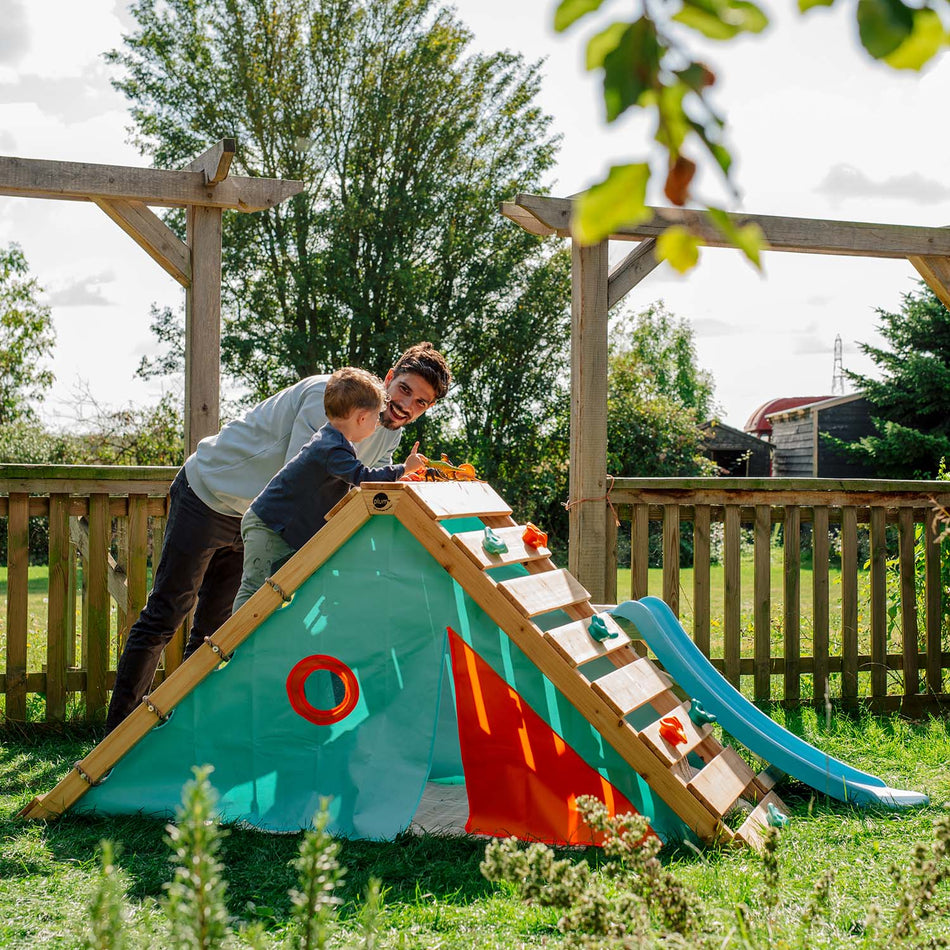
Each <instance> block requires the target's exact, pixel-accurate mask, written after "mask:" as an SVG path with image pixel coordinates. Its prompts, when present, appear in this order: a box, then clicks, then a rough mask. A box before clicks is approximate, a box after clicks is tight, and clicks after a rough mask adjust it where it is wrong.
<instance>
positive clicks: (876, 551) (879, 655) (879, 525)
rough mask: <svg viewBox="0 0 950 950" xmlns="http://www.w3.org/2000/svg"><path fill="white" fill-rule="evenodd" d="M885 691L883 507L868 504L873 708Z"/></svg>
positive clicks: (884, 541) (880, 704)
mask: <svg viewBox="0 0 950 950" xmlns="http://www.w3.org/2000/svg"><path fill="white" fill-rule="evenodd" d="M886 695H887V550H886V538H885V534H884V509H883V508H879V507H876V506H872V508H871V699H872V705H873V706H874V708H876V709H880V708H882V707H883V700H884V697H885V696H886Z"/></svg>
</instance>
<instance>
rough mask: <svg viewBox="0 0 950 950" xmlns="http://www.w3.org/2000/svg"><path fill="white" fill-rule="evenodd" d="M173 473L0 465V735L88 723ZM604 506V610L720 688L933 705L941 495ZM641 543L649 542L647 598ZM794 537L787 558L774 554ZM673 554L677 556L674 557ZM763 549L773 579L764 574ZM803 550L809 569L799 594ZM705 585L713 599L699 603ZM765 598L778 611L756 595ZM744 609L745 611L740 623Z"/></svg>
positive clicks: (763, 488) (168, 657)
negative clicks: (3, 534) (2, 561)
mask: <svg viewBox="0 0 950 950" xmlns="http://www.w3.org/2000/svg"><path fill="white" fill-rule="evenodd" d="M176 471H177V470H176V469H174V468H128V467H122V468H120V467H96V466H42V465H40V466H34V465H0V519H3V518H5V519H6V522H7V532H8V541H7V564H8V568H7V596H6V611H5V617H6V624H5V629H4V636H3V638H2V640H0V651H2V652H0V655H3V656H4V661H3V663H2V664H0V697H3V698H4V700H5V706H4V717H5V718H6V719H7V720H12V721H23V720H24V719H27V718H36V716H37V715H38V714H40V715H42V713H38V712H37V711H36V709H35V708H34V709H32V710H28V706H29V705H30V704H29V703H28V697H29V696H30V695H31V694H42V695H43V696H45V718H46V719H47V720H48V721H50V722H61V721H63V720H64V719H65V718H67V717H68V716H69V715H75V714H76V711H77V710H81V713H82V715H83V716H85V717H86V718H87V719H90V720H101V719H102V717H103V715H104V711H105V708H106V705H107V702H108V691H109V689H110V688H111V686H112V683H113V680H114V677H115V671H114V658H115V657H116V656H117V655H118V653H119V652H120V650H121V647H122V644H123V642H124V639H125V636H126V635H127V633H128V629H129V627H130V626H131V624H132V622H133V621H134V620H135V618H136V616H137V615H138V612H139V610H140V609H141V607H142V606H143V605H144V603H145V598H146V595H147V578H148V569H149V565H150V563H155V561H157V556H156V555H157V552H158V550H159V548H160V543H161V538H162V536H163V533H164V525H165V518H166V514H167V491H168V486H169V485H170V484H171V481H172V479H173V478H174V476H175V474H176ZM610 500H611V502H612V503H613V505H614V506H615V508H616V510H617V512H618V513H619V515H620V518H621V521H622V522H623V525H622V531H623V532H624V533H625V534H628V536H629V539H630V545H629V548H630V559H631V562H632V568H631V571H630V578H631V580H630V587H629V589H625V590H620V591H618V590H617V582H616V578H617V549H618V547H619V545H618V543H617V542H618V539H619V534H618V531H617V530H615V529H614V528H613V525H614V521H613V518H612V517H611V516H610V510H609V509H608V511H607V514H608V524H609V525H610V526H611V531H609V532H608V544H609V556H608V570H607V582H608V586H607V590H608V595H609V598H608V599H610V600H617V599H618V598H619V599H626V598H627V597H634V598H636V597H640V596H643V595H644V594H646V593H655V594H659V595H661V596H662V597H663V598H664V600H666V601H667V603H669V604H670V606H671V607H672V608H673V609H674V611H676V612H677V614H678V615H680V616H681V619H682V620H683V621H684V624H685V625H686V628H687V630H689V631H690V632H691V633H692V635H693V637H694V639H695V640H696V642H697V644H698V645H699V646H700V648H701V649H702V650H703V651H704V652H705V653H706V654H707V655H708V656H711V658H712V660H713V663H714V664H715V665H716V666H717V667H718V668H719V669H720V670H722V672H723V673H724V675H725V676H726V677H727V678H728V679H729V680H730V682H732V683H734V684H735V685H737V686H740V687H741V688H743V689H745V690H747V691H748V692H750V694H751V695H752V696H753V697H754V698H755V699H756V700H757V701H766V700H783V701H785V702H786V703H788V704H791V705H794V704H797V703H801V702H804V703H811V702H818V703H823V702H824V701H825V697H826V694H827V695H829V696H830V698H831V699H834V700H840V701H842V702H843V703H844V704H845V705H853V704H856V703H858V702H865V701H867V702H870V703H871V704H872V705H873V706H875V707H876V708H893V707H895V706H898V705H901V706H903V707H904V708H905V709H909V710H911V711H913V710H915V709H918V708H922V707H926V706H928V703H929V704H930V706H933V705H934V704H937V705H939V704H940V703H942V702H946V701H947V700H948V697H947V696H946V692H945V691H946V680H945V679H944V675H945V674H944V671H945V670H947V669H950V652H948V650H947V644H948V618H947V612H948V607H950V597H948V595H947V592H946V591H945V590H944V583H943V580H942V577H943V572H944V571H946V572H948V573H950V565H948V564H946V563H945V562H944V561H943V560H942V558H944V559H945V558H947V557H948V556H950V555H948V554H947V553H946V552H942V547H946V546H947V545H946V544H944V545H943V546H941V545H940V544H938V543H937V542H936V541H935V532H934V527H935V522H936V521H937V518H936V515H935V505H942V506H945V507H950V483H947V482H883V481H830V480H821V479H794V480H779V479H716V478H708V479H616V480H615V481H614V482H613V485H612V487H611V492H610ZM30 519H40V521H39V522H36V521H34V522H33V524H34V525H37V524H39V525H40V526H44V525H45V526H47V527H48V536H49V541H48V546H47V548H48V561H49V588H48V590H47V591H45V594H46V598H47V603H46V629H45V630H42V629H40V630H36V629H32V630H31V629H30V615H29V611H28V604H29V596H30V593H29V574H28V561H29V531H30V523H31V522H30ZM651 524H652V525H653V526H654V527H653V528H652V529H651ZM777 526H781V529H780V530H781V534H782V536H783V543H782V544H781V546H780V548H779V547H777V546H776V545H777V541H778V539H777V537H776V535H777V533H778V527H777ZM921 529H922V530H921ZM651 535H652V536H653V537H654V538H655V540H656V541H660V540H661V541H662V544H661V551H662V553H661V554H660V556H659V560H661V561H662V574H661V581H659V582H658V583H657V587H658V589H655V590H653V589H650V588H649V575H648V566H649V560H650V554H649V550H650V539H651ZM792 537H795V538H796V539H798V540H799V543H797V544H791V543H787V541H788V539H790V538H792ZM682 540H686V541H688V542H689V545H688V546H687V547H691V549H692V553H691V554H689V553H688V551H687V553H686V555H685V556H684V554H682V553H681V546H682V545H681V541H682ZM717 547H719V548H721V553H720V556H719V558H718V562H717V559H716V557H714V551H715V549H716V548H717ZM865 549H867V551H868V553H867V557H866V558H865V555H864V551H865ZM777 551H780V552H781V564H780V566H779V567H777V568H773V563H772V561H773V552H777ZM803 551H804V554H805V558H806V561H807V560H808V558H809V555H810V560H811V561H812V565H813V566H812V569H811V571H810V580H809V579H808V578H809V571H808V570H807V568H806V569H805V570H803V565H802V555H803ZM837 552H840V554H839V553H837ZM833 558H834V560H835V561H836V562H837V560H838V559H839V558H840V565H841V567H840V586H839V585H838V584H837V583H835V584H832V581H831V578H832V576H834V577H837V576H838V572H837V570H832V569H830V568H829V563H830V561H831V560H832V559H833ZM655 559H656V557H655ZM865 560H867V567H865ZM750 561H751V577H752V584H751V591H749V590H745V591H744V590H743V582H742V576H743V572H742V565H743V563H744V562H745V563H746V573H747V575H748V573H749V570H750V564H749V562H750ZM681 563H682V564H683V565H684V567H683V568H681ZM686 565H688V567H687V566H686ZM776 570H777V571H778V573H779V574H780V577H779V578H778V579H776V578H775V577H773V574H774V573H775V571H776ZM687 571H688V573H689V574H691V581H690V583H688V584H687V585H685V586H684V585H683V584H682V581H683V577H684V572H687ZM719 571H721V572H722V590H723V596H722V600H721V601H717V602H715V603H714V602H713V598H712V594H711V592H712V590H713V584H712V580H713V579H714V578H716V577H717V575H716V573H715V572H719ZM803 578H805V582H806V583H808V584H810V591H809V590H808V589H805V590H803V586H802V585H803ZM776 583H778V587H779V590H780V595H779V596H773V594H772V587H773V586H774V585H775V584H776ZM809 593H810V598H809V597H808V596H805V597H803V594H806V595H807V594H809ZM34 596H35V594H34ZM744 600H745V601H746V602H748V603H750V604H751V607H747V608H745V609H744V608H743V601H744ZM809 600H810V607H808V601H809ZM905 631H906V632H907V634H906V635H905ZM183 643H184V640H183V631H179V633H178V635H177V636H176V638H175V640H174V641H173V642H172V644H170V646H169V648H168V649H167V650H166V651H165V658H164V664H163V667H162V668H161V669H160V670H159V674H158V679H159V680H161V679H162V678H163V677H164V676H165V675H167V673H168V672H170V671H171V670H173V669H174V668H175V667H176V666H177V665H178V664H179V663H180V662H181V655H182V649H183ZM77 699H78V700H79V702H77V701H76V700H77ZM28 713H29V715H28Z"/></svg>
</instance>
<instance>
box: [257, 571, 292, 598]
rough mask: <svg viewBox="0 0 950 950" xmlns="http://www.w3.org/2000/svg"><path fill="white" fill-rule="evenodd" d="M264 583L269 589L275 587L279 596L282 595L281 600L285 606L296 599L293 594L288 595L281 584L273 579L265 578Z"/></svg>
mask: <svg viewBox="0 0 950 950" xmlns="http://www.w3.org/2000/svg"><path fill="white" fill-rule="evenodd" d="M264 583H265V584H267V585H268V587H273V588H274V590H275V591H277V593H278V594H280V599H281V600H282V601H283V602H284V603H285V604H289V603H290V602H291V601H292V600H293V599H294V598H293V595H292V594H288V593H287V592H286V591H285V590H284V588H283V587H281V586H280V584H278V583H277V581H275V580H274V578H273V577H265V578H264Z"/></svg>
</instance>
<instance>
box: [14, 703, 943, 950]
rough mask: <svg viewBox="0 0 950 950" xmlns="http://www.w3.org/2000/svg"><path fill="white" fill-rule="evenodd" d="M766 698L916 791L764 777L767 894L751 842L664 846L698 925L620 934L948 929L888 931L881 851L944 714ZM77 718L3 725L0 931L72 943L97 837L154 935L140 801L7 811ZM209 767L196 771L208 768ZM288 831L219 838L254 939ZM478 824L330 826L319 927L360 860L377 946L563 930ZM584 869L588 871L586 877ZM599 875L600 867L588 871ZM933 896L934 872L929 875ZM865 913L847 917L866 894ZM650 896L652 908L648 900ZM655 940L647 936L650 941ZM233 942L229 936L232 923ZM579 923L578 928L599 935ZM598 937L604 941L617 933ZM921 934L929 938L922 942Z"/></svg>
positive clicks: (340, 941) (908, 847) (133, 924)
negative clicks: (477, 831) (377, 830)
mask: <svg viewBox="0 0 950 950" xmlns="http://www.w3.org/2000/svg"><path fill="white" fill-rule="evenodd" d="M771 712H772V714H773V715H774V716H776V717H777V718H778V719H779V720H780V721H783V722H785V723H786V725H788V726H789V727H790V728H792V729H793V730H794V731H795V732H797V733H798V734H800V735H803V736H804V737H805V738H806V739H808V740H809V741H811V742H813V743H815V744H817V745H819V746H820V747H822V748H824V749H825V750H827V751H828V752H829V753H830V754H833V755H836V756H838V757H843V758H846V759H847V760H848V761H849V762H851V763H852V764H854V765H856V766H858V767H860V768H863V769H866V770H868V771H871V772H873V773H875V774H878V775H880V776H881V777H882V778H883V779H885V780H886V781H888V782H889V783H891V784H892V785H896V786H899V787H908V788H914V789H920V790H923V791H926V792H927V793H928V794H929V795H930V796H931V802H932V804H931V805H930V806H929V807H927V808H923V809H920V810H917V811H913V812H906V813H895V812H888V811H880V810H857V809H855V808H852V807H849V806H846V805H842V804H840V803H836V802H830V801H828V800H826V799H824V798H822V797H820V796H818V797H816V796H814V795H812V794H811V792H810V790H809V789H807V788H805V787H804V786H802V785H800V784H797V783H793V782H785V783H782V784H780V787H779V792H780V794H781V795H782V796H783V798H784V799H785V801H786V802H787V803H788V804H789V805H790V806H791V807H792V811H793V820H792V822H791V824H790V825H789V827H788V828H787V829H785V830H784V831H783V832H782V836H781V841H780V846H779V851H778V861H779V880H778V886H777V891H775V894H776V899H777V904H776V906H775V907H774V908H773V909H772V910H769V907H768V903H769V902H768V900H767V899H766V896H765V895H766V894H767V893H768V892H767V891H765V890H764V885H763V864H762V860H761V859H760V858H759V857H758V856H757V855H756V854H755V853H753V852H751V851H749V850H747V849H732V850H716V849H709V850H705V851H702V852H697V851H695V850H693V849H690V848H681V849H668V850H665V851H664V852H663V853H661V859H662V860H663V862H664V864H665V866H666V867H667V869H668V870H670V871H672V872H673V873H674V874H675V876H676V878H677V879H678V880H679V881H680V883H681V884H682V886H683V887H685V888H686V889H687V891H688V893H689V894H691V895H692V896H693V897H694V898H695V899H696V900H697V901H699V902H700V904H701V913H702V921H703V923H702V928H701V931H700V932H699V933H697V934H694V935H692V936H691V937H689V938H688V939H687V940H686V942H685V943H677V942H675V941H674V942H662V941H660V937H661V935H662V933H663V929H662V928H661V927H660V925H659V923H658V921H657V920H656V919H652V921H651V924H650V930H649V933H648V934H647V935H645V936H644V939H643V940H641V941H640V942H635V943H632V944H629V945H630V946H654V945H655V946H664V947H674V946H696V947H700V946H702V947H710V948H712V947H717V948H723V950H725V948H745V950H748V948H750V947H761V948H766V947H786V948H802V950H805V948H810V947H829V948H831V947H834V948H838V947H856V948H857V947H885V946H907V947H911V946H925V945H926V946H930V945H931V944H926V943H924V941H923V937H924V936H926V937H927V938H929V937H931V936H933V937H938V936H939V937H943V938H945V939H950V917H948V916H947V915H946V913H943V914H941V915H939V916H937V917H935V918H934V919H933V920H932V921H929V922H925V924H924V925H923V927H924V930H923V933H922V935H921V937H920V938H919V939H917V938H915V939H914V940H906V941H905V940H900V939H895V938H894V937H893V933H892V932H893V927H894V918H895V913H896V908H897V907H898V902H899V897H900V893H901V892H902V890H901V888H898V887H897V886H896V885H895V883H894V881H893V880H892V876H891V871H890V868H891V866H892V864H893V865H896V866H897V867H900V868H909V866H910V861H911V854H912V851H913V849H914V847H915V845H916V844H917V843H918V842H922V843H924V844H925V845H926V846H927V847H928V848H929V847H931V846H932V844H933V840H934V836H933V823H934V821H935V819H938V818H940V817H947V816H948V815H950V772H948V769H947V763H948V762H950V731H948V725H947V723H946V722H944V721H939V720H928V721H926V722H922V723H909V722H906V721H904V720H901V719H899V718H896V717H895V718H875V717H871V716H869V715H865V716H862V717H860V718H856V719H853V718H848V717H845V716H836V717H833V718H832V719H831V720H830V722H826V721H825V719H824V718H823V717H819V716H817V715H815V714H814V713H813V712H811V711H809V710H805V711H803V712H801V713H796V714H786V713H783V712H782V711H781V710H779V709H775V710H771ZM93 738H94V737H93V736H91V735H90V734H88V733H82V732H76V731H70V732H67V733H65V734H56V735H51V734H48V733H42V732H40V731H37V730H33V731H31V732H29V733H25V734H16V735H15V734H13V733H11V732H7V733H5V734H4V736H3V739H2V742H0V834H2V837H3V842H4V843H3V849H2V855H0V946H4V947H30V948H33V950H40V948H47V947H50V948H52V947H57V948H71V947H81V946H83V945H84V944H83V931H84V929H85V928H86V927H87V925H88V919H89V916H88V915H89V911H88V907H89V903H90V899H91V896H92V894H93V892H94V890H95V886H96V879H97V875H98V865H97V860H98V859H97V854H98V848H99V841H100V840H101V839H103V838H108V839H111V840H112V841H114V842H115V843H116V845H117V847H118V849H119V856H118V860H117V862H116V863H117V879H118V881H119V882H120V884H121V886H122V888H123V889H124V891H125V894H126V899H127V902H128V907H129V911H130V917H129V920H128V922H127V924H126V935H127V937H128V938H129V945H130V946H133V947H166V946H170V945H171V944H170V943H169V936H168V929H167V928H168V925H167V921H166V917H165V914H164V911H163V908H162V905H161V901H162V897H163V889H162V885H163V884H164V883H165V882H166V881H168V880H169V879H170V876H171V868H170V865H169V862H168V857H167V854H168V849H167V847H166V846H165V845H164V844H163V836H164V823H163V822H161V821H157V820H152V819H146V818H141V817H112V818H109V817H103V818H93V817H79V816H76V817H73V816H69V815H67V816H66V817H64V818H62V819H60V820H58V821H56V822H53V823H50V824H43V823H30V824H26V823H22V822H20V821H18V820H16V819H15V818H14V817H13V816H14V814H15V812H16V811H17V810H18V809H19V808H20V807H22V806H23V805H24V804H26V803H27V801H29V799H30V798H31V797H32V795H33V794H35V793H36V792H40V791H44V790H46V789H48V788H50V787H51V786H52V785H53V783H54V782H55V781H56V780H57V779H58V778H59V777H60V776H61V775H62V774H63V773H64V772H65V771H66V770H67V769H68V768H69V766H70V764H71V763H72V762H73V761H75V760H76V759H78V758H80V757H81V756H82V755H83V754H85V752H86V751H88V749H89V748H90V747H91V745H92V743H93ZM213 778H214V776H213V775H212V781H213ZM299 840H300V838H299V836H298V835H268V834H263V833H260V832H257V831H254V830H250V829H243V828H232V829H230V831H229V834H228V836H227V838H226V839H225V844H224V851H223V864H224V872H223V873H224V876H225V877H226V879H227V880H228V881H229V889H228V892H227V903H228V910H229V913H230V914H231V917H232V920H231V924H232V927H234V928H235V929H236V930H239V929H240V928H242V927H246V926H248V925H253V924H258V925H260V927H261V928H262V933H261V934H260V935H259V938H258V939H257V942H256V943H255V944H254V945H256V946H262V947H274V948H276V947H280V946H285V945H286V943H285V941H286V940H287V938H288V936H289V934H290V931H291V924H290V920H291V918H290V908H291V904H290V899H289V897H288V895H287V891H288V888H290V887H292V886H293V885H294V878H295V875H294V872H293V870H292V868H291V867H290V866H289V862H290V861H291V860H292V859H293V858H294V856H295V855H296V851H297V847H298V844H299ZM484 850H485V842H484V841H483V840H476V839H472V838H467V837H461V838H438V837H432V836H428V837H423V838H416V837H409V836H406V837H403V838H400V839H399V840H397V841H394V842H367V841H350V842H344V843H343V846H342V853H341V856H340V860H341V863H342V864H343V865H344V866H345V867H346V868H347V869H348V873H347V875H346V878H345V882H344V884H343V885H342V888H341V890H340V896H341V897H342V899H343V904H342V905H341V907H340V909H339V923H338V924H337V925H336V926H335V928H334V930H333V931H332V935H331V941H330V945H331V946H334V947H337V946H343V945H358V944H359V940H357V936H358V932H359V919H358V911H359V906H360V904H361V902H362V895H363V894H364V893H365V890H366V886H367V883H368V881H369V878H370V877H377V878H380V879H381V881H382V884H383V888H384V894H385V910H384V914H383V918H382V925H381V933H380V935H379V939H378V942H377V944H376V946H379V947H386V948H388V947H426V948H430V947H431V948H440V950H453V948H459V950H462V948H465V950H468V948H471V947H486V948H505V950H512V948H518V947H562V946H563V947H568V946H571V945H572V944H571V943H570V942H569V941H568V940H567V938H566V937H565V936H563V935H562V934H561V933H560V932H559V931H558V928H557V921H558V917H559V915H560V912H559V911H558V910H556V909H554V908H550V907H544V906H541V905H540V903H538V902H535V903H531V904H528V903H525V902H523V901H521V900H520V899H518V897H517V895H516V893H515V891H514V889H513V888H512V887H511V886H509V885H495V884H490V883H489V882H487V881H486V880H485V879H484V878H483V877H482V876H481V874H480V873H479V863H480V861H481V859H482V857H483V855H484ZM598 854H599V852H579V851H565V852H563V853H562V855H561V856H562V857H566V858H567V859H568V860H569V861H571V862H577V861H580V860H585V859H586V860H590V861H593V862H594V863H597V861H598V860H599V858H598ZM825 872H829V873H832V874H833V875H834V880H833V882H832V883H831V886H830V890H829V891H828V897H827V902H826V909H825V910H822V911H821V914H820V915H819V917H818V918H817V919H816V921H815V922H814V923H813V924H812V925H811V926H810V927H808V928H806V927H805V926H804V925H803V918H804V917H805V916H807V915H806V914H805V908H806V907H807V906H808V905H809V902H811V903H813V904H814V903H815V899H814V897H813V896H812V894H813V890H814V887H815V884H816V882H818V881H819V880H820V879H821V876H822V875H823V874H824V873H825ZM599 873H600V872H595V881H596V880H599V878H597V874H599ZM602 883H603V889H604V892H605V893H610V892H612V889H613V888H614V887H615V885H614V883H613V882H611V881H608V880H606V879H604V880H603V882H602ZM936 899H937V900H939V901H942V902H943V904H944V905H946V903H947V902H948V901H950V888H948V884H947V883H946V882H944V883H943V884H940V885H939V887H938V888H937V891H936ZM740 904H741V905H745V906H746V907H747V908H748V912H747V913H746V915H745V917H746V922H745V923H744V925H743V926H744V927H745V929H746V936H745V937H743V934H742V930H741V928H739V927H738V926H737V917H736V907H737V905H740ZM874 906H878V907H879V908H880V915H881V916H880V923H879V924H878V925H877V926H876V927H872V928H871V929H870V930H868V931H867V932H864V929H863V928H864V926H865V924H864V921H865V918H866V917H867V915H868V911H869V909H870V908H872V907H874ZM655 916H656V915H655V914H654V918H655ZM654 940H655V941H657V942H656V943H654V942H653V941H654ZM232 945H235V946H246V945H247V943H246V942H245V941H243V940H242V939H239V938H234V943H233V944H232ZM608 945H610V944H608V943H606V942H605V938H601V937H596V938H593V940H592V942H591V943H589V944H588V946H592V947H600V946H608ZM615 945H616V946H621V944H619V943H617V944H615ZM933 945H934V946H937V945H941V944H933ZM573 946H577V944H576V943H575V944H573Z"/></svg>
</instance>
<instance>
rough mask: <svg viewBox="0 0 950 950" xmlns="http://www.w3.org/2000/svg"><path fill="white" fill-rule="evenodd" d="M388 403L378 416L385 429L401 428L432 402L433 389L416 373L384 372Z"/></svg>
mask: <svg viewBox="0 0 950 950" xmlns="http://www.w3.org/2000/svg"><path fill="white" fill-rule="evenodd" d="M385 383H386V392H387V393H389V403H388V404H387V406H386V408H385V409H384V410H383V411H382V413H381V414H380V417H379V422H380V425H383V426H385V427H386V428H387V429H401V428H402V427H403V426H405V425H408V424H409V423H410V422H413V421H414V420H415V419H418V418H419V416H421V415H422V413H424V412H425V411H426V409H428V408H429V407H430V406H431V405H432V404H433V403H434V402H435V390H434V389H433V388H432V386H431V385H430V384H429V383H427V382H426V381H425V380H424V379H423V378H422V377H421V376H420V375H419V374H418V373H400V374H399V375H398V376H393V371H392V370H390V371H389V372H388V373H387V374H386V380H385Z"/></svg>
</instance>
